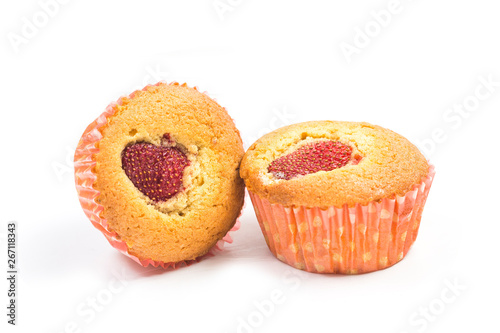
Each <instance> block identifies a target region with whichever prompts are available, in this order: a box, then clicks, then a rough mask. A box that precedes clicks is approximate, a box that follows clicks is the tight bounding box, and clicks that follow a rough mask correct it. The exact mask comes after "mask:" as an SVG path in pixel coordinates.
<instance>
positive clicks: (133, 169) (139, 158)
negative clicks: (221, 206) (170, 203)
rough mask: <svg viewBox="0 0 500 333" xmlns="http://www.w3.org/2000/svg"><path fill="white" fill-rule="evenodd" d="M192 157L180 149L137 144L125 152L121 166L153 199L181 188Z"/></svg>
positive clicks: (160, 198)
mask: <svg viewBox="0 0 500 333" xmlns="http://www.w3.org/2000/svg"><path fill="white" fill-rule="evenodd" d="M188 165H189V160H188V159H187V157H186V154H184V153H183V152H182V151H181V150H180V149H179V148H176V147H164V146H156V145H153V144H151V143H145V142H140V143H135V144H133V145H130V146H128V147H126V148H125V149H124V150H123V152H122V167H123V170H125V174H126V175H127V176H128V178H129V179H130V180H131V181H132V183H133V184H134V185H135V187H137V188H138V189H139V191H141V192H142V193H143V194H144V195H146V196H147V197H148V198H150V199H151V200H153V201H154V202H162V201H165V200H168V199H170V198H172V197H173V196H174V195H176V194H177V193H179V192H180V191H181V190H183V188H182V184H183V183H182V177H183V173H184V169H185V168H186V167H187V166H188Z"/></svg>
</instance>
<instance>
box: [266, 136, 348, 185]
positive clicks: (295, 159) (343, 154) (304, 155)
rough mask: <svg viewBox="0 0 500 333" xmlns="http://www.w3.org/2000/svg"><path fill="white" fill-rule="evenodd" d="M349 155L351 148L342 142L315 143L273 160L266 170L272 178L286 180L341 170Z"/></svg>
mask: <svg viewBox="0 0 500 333" xmlns="http://www.w3.org/2000/svg"><path fill="white" fill-rule="evenodd" d="M351 154H352V148H351V147H350V146H348V145H346V144H343V143H342V142H339V141H317V142H313V143H310V144H307V145H304V146H302V147H300V148H299V149H297V150H296V151H294V152H293V153H290V154H288V155H285V156H282V157H280V158H278V159H276V160H274V161H273V162H272V163H271V164H270V165H269V168H268V170H269V172H271V173H272V174H273V175H274V177H276V178H280V179H286V180H288V179H292V178H294V177H297V176H300V175H308V174H311V173H315V172H318V171H331V170H334V169H337V168H342V167H343V166H345V165H346V164H347V163H349V161H350V160H351ZM356 164H357V163H356Z"/></svg>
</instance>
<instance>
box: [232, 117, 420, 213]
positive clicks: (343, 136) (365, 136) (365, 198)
mask: <svg viewBox="0 0 500 333" xmlns="http://www.w3.org/2000/svg"><path fill="white" fill-rule="evenodd" d="M316 140H332V141H340V142H341V143H344V144H347V145H350V146H351V147H352V148H353V152H352V157H353V160H356V163H357V160H358V159H360V160H359V163H358V164H355V163H350V164H348V165H346V166H344V167H341V168H338V169H334V170H331V171H319V172H316V173H311V174H307V175H304V176H300V177H295V178H292V179H289V180H285V179H278V178H276V177H274V176H273V174H272V173H270V172H269V171H268V168H269V165H270V164H271V163H272V162H273V161H274V160H276V159H277V158H279V157H281V156H284V155H287V154H289V153H290V152H293V151H295V150H296V149H298V147H301V146H303V145H305V144H307V143H310V142H314V141H316ZM428 171H429V165H428V163H427V160H426V159H425V157H424V156H423V155H422V153H420V151H419V150H418V149H417V147H415V146H414V145H413V144H412V143H411V142H409V141H408V140H407V139H406V138H404V137H402V136H401V135H399V134H397V133H395V132H393V131H391V130H388V129H385V128H383V127H380V126H376V125H371V124H368V123H358V122H340V121H310V122H305V123H300V124H294V125H290V126H286V127H282V128H280V129H277V130H275V131H273V132H271V133H269V134H267V135H264V136H263V137H262V138H260V139H259V140H257V141H256V142H255V143H254V144H253V145H252V146H251V147H250V148H249V149H248V151H247V152H246V154H245V156H244V157H243V160H242V163H241V168H240V175H241V177H242V178H243V179H244V180H245V184H246V186H247V188H248V190H249V191H251V192H253V193H255V194H257V195H259V196H261V197H263V198H265V199H267V200H269V201H270V202H271V203H276V204H281V205H284V206H305V207H321V208H322V207H324V208H327V207H330V206H336V207H342V206H344V205H348V206H349V207H353V206H355V205H356V204H357V203H359V204H362V205H365V204H368V203H369V202H371V201H379V200H381V199H383V198H394V197H395V196H396V195H404V194H405V193H406V192H408V191H410V190H411V189H412V187H413V185H415V184H418V183H420V182H421V181H422V180H423V178H424V177H425V176H426V175H427V174H428Z"/></svg>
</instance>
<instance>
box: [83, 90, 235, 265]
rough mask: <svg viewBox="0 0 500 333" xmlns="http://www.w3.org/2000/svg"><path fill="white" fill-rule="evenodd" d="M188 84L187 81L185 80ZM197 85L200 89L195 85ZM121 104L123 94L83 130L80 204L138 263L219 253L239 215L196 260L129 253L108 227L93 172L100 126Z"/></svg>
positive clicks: (117, 246)
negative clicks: (158, 258) (154, 258)
mask: <svg viewBox="0 0 500 333" xmlns="http://www.w3.org/2000/svg"><path fill="white" fill-rule="evenodd" d="M162 83H163V82H158V83H157V84H156V85H159V84H162ZM171 84H173V85H178V83H176V82H174V83H171ZM183 85H186V84H183ZM150 86H151V85H148V86H146V87H144V89H142V90H146V89H147V88H148V87H150ZM194 89H197V88H196V87H194ZM137 92H138V91H135V92H133V93H132V94H130V95H129V96H128V98H133V97H134V96H135V94H136V93H137ZM121 104H122V98H120V99H119V100H118V101H117V102H116V103H111V104H110V105H109V106H108V107H107V108H106V110H105V111H104V112H103V113H102V114H101V115H100V116H99V118H97V119H96V120H95V121H94V122H92V123H91V124H90V125H89V126H88V127H87V129H86V130H85V132H84V133H83V135H82V137H81V139H80V142H79V143H78V147H77V149H76V152H75V183H76V189H77V192H78V198H79V200H80V204H81V206H82V208H83V211H84V212H85V215H87V217H88V218H89V220H90V222H92V224H93V225H94V227H96V228H97V230H99V231H100V232H102V233H103V235H104V236H105V237H106V239H107V240H108V241H109V243H110V244H111V246H113V247H114V248H116V249H117V250H119V251H120V252H121V253H123V254H124V255H126V256H127V257H130V258H131V259H133V260H134V261H135V262H137V263H138V264H140V265H142V266H144V267H147V266H148V265H152V266H154V267H158V266H160V267H163V268H169V267H170V268H178V267H182V266H189V265H191V264H193V263H195V262H199V261H200V260H201V259H203V258H205V257H207V256H212V255H214V254H215V253H216V251H217V250H219V251H221V250H222V249H223V247H224V244H225V243H232V241H233V240H232V238H231V236H230V235H229V233H230V232H232V231H236V230H238V229H239V228H240V222H239V219H238V220H236V223H235V224H234V226H233V228H232V229H231V230H229V231H228V233H227V234H226V235H225V236H224V238H222V239H221V240H219V241H218V242H217V243H216V244H215V246H213V247H212V248H211V249H210V250H209V251H208V253H207V254H205V255H203V256H201V257H199V258H196V259H194V260H188V261H180V262H162V261H156V260H152V259H147V258H138V257H137V256H134V255H133V254H131V253H130V251H129V248H128V246H127V244H126V243H125V242H124V241H123V240H121V239H120V237H119V236H118V234H116V233H115V232H114V231H112V230H110V229H109V227H108V223H107V221H106V219H105V218H104V217H103V216H102V212H103V209H104V207H103V206H102V205H100V204H99V203H98V202H97V201H96V199H97V198H98V197H99V191H97V190H96V189H94V188H93V184H94V182H95V180H96V178H97V177H96V175H95V174H94V172H93V168H94V166H95V165H96V162H95V160H94V155H95V154H97V153H98V152H99V148H97V147H96V144H97V143H98V142H99V140H101V138H102V134H101V132H100V128H101V127H102V126H104V125H106V124H107V122H108V118H109V117H112V116H113V115H114V114H115V112H116V110H117V106H119V105H121Z"/></svg>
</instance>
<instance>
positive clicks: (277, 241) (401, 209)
mask: <svg viewBox="0 0 500 333" xmlns="http://www.w3.org/2000/svg"><path fill="white" fill-rule="evenodd" d="M434 175H435V170H434V166H432V165H431V166H430V168H429V173H428V175H427V177H426V178H425V179H424V181H422V183H420V184H416V185H414V187H413V189H412V190H411V191H409V192H408V193H406V194H405V195H404V196H396V198H394V199H383V200H382V201H380V202H375V201H374V202H370V203H369V204H367V205H360V204H357V205H356V206H354V207H351V208H350V207H348V206H347V205H345V206H344V207H342V208H338V207H333V206H332V207H328V208H327V209H324V208H323V209H321V208H314V207H313V208H308V207H302V206H299V207H296V206H294V207H286V206H283V205H280V204H273V203H270V202H269V201H268V200H266V199H264V198H261V197H259V196H258V195H256V194H254V193H251V192H249V194H250V198H251V199H252V203H253V206H254V209H255V214H256V216H257V220H258V221H259V225H260V227H261V229H262V233H263V234H264V238H265V239H266V243H267V245H268V247H269V249H270V250H271V252H272V253H273V254H274V256H276V257H277V258H278V259H279V260H281V261H283V262H285V263H287V264H288V265H290V266H293V267H295V268H298V269H301V270H305V271H308V272H314V273H338V274H359V273H367V272H372V271H376V270H381V269H384V268H387V267H390V266H392V265H394V264H396V263H397V262H399V261H400V260H402V259H403V258H404V257H405V256H406V254H407V253H408V250H409V249H410V247H411V245H412V244H413V242H414V241H415V239H416V238H417V234H418V229H419V226H420V219H421V217H422V211H423V208H424V205H425V202H426V200H427V196H428V194H429V190H430V187H431V184H432V181H433V179H434Z"/></svg>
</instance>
